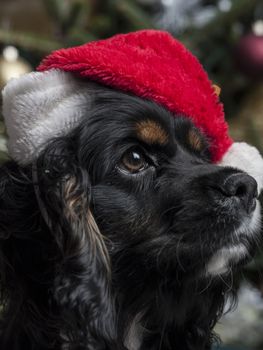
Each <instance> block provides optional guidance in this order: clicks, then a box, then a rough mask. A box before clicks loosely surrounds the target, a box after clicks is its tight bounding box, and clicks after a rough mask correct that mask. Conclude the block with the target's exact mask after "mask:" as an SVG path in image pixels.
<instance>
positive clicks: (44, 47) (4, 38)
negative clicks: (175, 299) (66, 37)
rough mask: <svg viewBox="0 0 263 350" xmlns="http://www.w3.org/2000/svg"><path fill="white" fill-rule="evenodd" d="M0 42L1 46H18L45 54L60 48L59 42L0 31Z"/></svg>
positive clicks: (31, 35) (30, 35)
mask: <svg viewBox="0 0 263 350" xmlns="http://www.w3.org/2000/svg"><path fill="white" fill-rule="evenodd" d="M0 42H1V43H2V44H8V45H10V44H11V45H15V46H20V47H22V48H23V49H25V50H29V51H38V52H40V53H47V52H50V51H53V50H56V49H58V48H60V47H61V42H59V41H55V40H49V39H47V38H43V37H42V38H41V37H39V36H38V35H34V34H31V33H20V32H16V31H10V30H8V31H6V30H3V29H0Z"/></svg>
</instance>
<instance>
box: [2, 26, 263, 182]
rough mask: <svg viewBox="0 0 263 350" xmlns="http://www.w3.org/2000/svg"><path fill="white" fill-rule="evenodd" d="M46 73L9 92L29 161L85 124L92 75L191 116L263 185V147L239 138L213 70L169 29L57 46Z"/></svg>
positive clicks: (13, 121)
mask: <svg viewBox="0 0 263 350" xmlns="http://www.w3.org/2000/svg"><path fill="white" fill-rule="evenodd" d="M38 71H39V72H32V73H29V74H27V75H25V76H22V77H21V78H18V79H14V80H11V81H10V82H9V83H8V84H7V86H6V87H5V88H4V90H3V114H4V118H5V122H6V126H7V132H8V135H9V141H8V149H9V153H10V155H11V157H13V158H14V159H15V160H16V161H17V162H18V163H20V164H21V165H25V164H27V163H30V162H32V161H33V160H34V159H35V158H36V157H37V156H38V154H39V153H40V152H41V150H42V149H43V148H44V147H45V146H46V145H47V143H48V141H49V140H50V139H52V138H54V137H56V136H61V135H65V134H67V133H68V132H69V131H70V130H71V129H72V128H74V127H75V126H77V125H78V123H79V122H80V120H81V119H82V118H84V117H85V114H86V111H87V107H88V104H89V98H88V96H89V94H88V89H87V81H95V82H98V83H101V84H103V85H105V86H109V87H112V88H115V89H118V90H122V91H126V92H129V93H132V94H134V95H137V96H139V97H142V98H144V99H148V100H152V101H155V102H156V103H158V104H160V105H162V106H164V107H165V108H167V109H168V110H170V111H171V112H172V113H173V114H174V115H175V116H176V115H184V116H186V117H188V118H190V119H191V120H192V121H193V123H194V124H195V125H196V126H197V127H198V128H200V129H201V130H202V131H203V132H204V133H205V134H206V136H207V138H208V139H209V141H210V145H211V146H210V151H211V155H212V159H213V161H214V162H216V163H219V164H222V165H230V166H233V167H238V168H240V169H243V170H245V171H247V172H248V173H249V174H251V175H252V176H254V177H255V178H256V180H257V182H258V185H259V187H260V188H262V185H263V160H262V158H261V156H260V154H259V152H258V151H257V150H256V149H255V148H254V147H252V146H249V145H247V144H245V143H241V144H240V143H233V141H232V140H231V138H230V137H229V135H228V127H227V124H226V122H225V119H224V112H223V106H222V104H221V103H220V101H219V98H218V95H217V93H216V92H215V89H214V87H213V85H212V84H211V82H210V80H209V78H208V76H207V74H206V72H205V71H204V69H203V67H202V66H201V64H200V63H199V62H198V60H197V59H196V57H194V56H193V55H192V54H191V53H190V52H189V51H188V50H187V49H186V48H185V47H184V46H183V45H182V44H181V43H180V42H179V41H177V40H176V39H174V38H173V37H172V36H171V35H170V34H168V33H167V32H163V31H157V30H143V31H138V32H134V33H129V34H120V35H116V36H114V37H112V38H109V39H106V40H100V41H94V42H90V43H88V44H85V45H82V46H78V47H72V48H68V49H61V50H57V51H55V52H53V53H51V54H50V55H49V56H47V57H46V58H45V59H44V60H43V61H42V63H41V64H40V66H39V67H38Z"/></svg>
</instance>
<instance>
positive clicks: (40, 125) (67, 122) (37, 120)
mask: <svg viewBox="0 0 263 350" xmlns="http://www.w3.org/2000/svg"><path fill="white" fill-rule="evenodd" d="M2 96H3V116H4V120H5V124H6V128H7V134H8V142H7V148H8V151H9V154H10V156H11V157H12V158H13V159H14V160H16V161H17V162H18V163H19V164H21V165H26V164H28V163H30V162H31V161H32V160H33V159H35V158H37V156H38V155H39V153H40V152H41V151H42V149H43V148H44V147H45V145H46V144H47V142H48V140H50V139H51V138H54V137H58V136H62V135H65V134H66V133H67V132H69V131H70V130H71V129H73V128H74V127H75V126H77V125H78V123H79V121H80V119H81V118H82V117H83V116H84V115H85V113H87V110H88V109H89V104H90V98H89V95H88V89H87V88H86V85H85V84H83V83H82V82H81V81H79V80H77V79H76V78H75V77H73V76H72V75H71V73H65V72H63V71H60V70H50V71H46V72H32V73H28V74H25V75H23V76H21V77H19V78H15V79H11V80H10V81H9V82H8V83H7V85H6V86H5V88H4V89H3V91H2Z"/></svg>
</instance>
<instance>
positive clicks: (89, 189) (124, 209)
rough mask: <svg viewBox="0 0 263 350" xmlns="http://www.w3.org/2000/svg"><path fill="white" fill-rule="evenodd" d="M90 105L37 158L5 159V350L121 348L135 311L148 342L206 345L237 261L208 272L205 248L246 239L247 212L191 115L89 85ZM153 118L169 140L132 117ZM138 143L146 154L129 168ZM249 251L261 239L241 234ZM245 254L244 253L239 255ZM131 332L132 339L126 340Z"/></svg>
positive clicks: (1, 248)
mask: <svg viewBox="0 0 263 350" xmlns="http://www.w3.org/2000/svg"><path fill="white" fill-rule="evenodd" d="M93 91H94V92H95V93H94V96H93V105H92V108H91V110H87V116H86V118H85V119H84V120H83V121H82V122H81V123H80V125H79V126H78V127H77V128H76V129H74V130H73V131H72V132H71V133H70V134H68V135H67V136H65V137H61V138H58V139H54V140H52V141H50V143H49V145H48V146H47V147H46V148H45V149H44V150H43V152H42V153H41V155H40V156H39V157H38V159H37V160H36V161H35V163H34V164H29V165H28V166H26V167H20V166H18V165H17V164H16V163H15V162H13V161H10V162H8V163H6V164H5V165H3V166H2V168H1V169H0V273H1V291H2V304H3V310H2V319H1V339H0V345H1V346H0V348H1V349H5V350H22V349H26V350H33V349H36V350H46V349H56V350H58V349H78V350H79V349H90V350H104V349H105V350H106V349H107V350H110V349H112V350H113V349H114V350H117V349H118V350H121V349H125V348H126V346H128V345H127V339H126V337H127V334H128V333H129V330H130V328H131V326H132V324H133V323H134V322H135V320H136V321H137V323H138V324H139V325H138V326H137V329H139V330H140V332H141V335H140V338H141V339H140V349H141V350H157V349H158V350H159V349H162V350H174V349H177V350H208V349H210V348H211V344H212V342H213V339H214V334H213V332H212V330H213V327H214V325H215V323H216V322H217V320H218V319H219V318H220V316H221V315H222V312H223V308H224V303H225V300H226V297H227V296H230V297H234V295H233V294H234V293H233V291H232V290H229V284H230V279H231V274H230V273H228V274H225V275H224V276H223V277H222V276H220V278H219V277H211V276H206V274H205V267H206V264H207V263H208V261H209V259H210V258H211V257H212V256H213V254H214V253H215V252H216V251H217V250H218V249H220V248H222V247H224V246H226V245H227V244H230V243H233V242H234V243H238V242H236V241H235V240H236V239H237V238H236V237H235V236H234V234H233V231H234V228H236V227H237V226H238V225H240V223H241V222H242V220H243V218H244V216H245V215H247V214H246V213H245V211H244V210H243V209H242V207H241V205H240V203H239V202H238V201H235V202H233V201H232V202H231V210H230V204H229V199H226V197H225V195H224V193H223V192H222V191H223V190H222V188H223V186H224V182H225V180H226V178H227V177H228V176H229V175H231V174H233V173H240V171H238V170H235V169H231V168H222V167H218V166H216V165H213V164H212V163H211V161H210V159H209V147H208V146H209V145H208V141H207V140H205V138H204V137H203V136H201V135H200V137H201V139H202V143H203V147H202V149H201V150H199V151H197V150H196V149H195V148H194V147H193V146H191V144H190V143H189V142H188V141H187V135H188V133H189V130H190V129H192V128H193V125H192V124H191V122H190V121H189V119H186V118H184V117H177V118H174V117H173V116H172V115H171V114H170V113H169V112H167V111H166V110H164V109H163V108H161V107H160V106H157V105H156V104H154V103H152V102H150V101H144V100H142V99H139V98H137V97H133V96H129V95H128V94H125V93H121V92H117V91H114V90H110V89H106V88H102V87H99V86H96V85H94V87H93ZM149 119H150V120H154V121H157V122H158V123H160V124H161V125H162V127H163V128H164V129H165V130H167V132H168V133H169V137H168V144H167V145H165V146H163V145H158V144H152V145H148V144H145V143H143V142H142V141H139V140H138V138H137V137H136V131H135V125H136V123H137V122H138V121H141V120H149ZM133 146H139V147H140V148H141V149H142V150H143V152H144V154H145V157H146V159H147V162H148V167H147V168H146V169H145V170H144V171H141V172H138V173H135V174H129V173H128V172H126V171H123V168H122V157H123V154H124V153H125V152H126V151H127V150H128V149H130V148H131V147H133ZM239 240H240V241H242V242H243V243H244V244H245V245H246V246H247V248H248V251H249V253H250V255H251V254H252V253H253V251H254V245H255V244H254V242H253V241H251V242H250V241H248V238H247V236H242V235H241V236H240V237H239ZM245 260H246V259H244V260H243V261H242V262H241V263H244V262H245ZM125 339H126V340H125Z"/></svg>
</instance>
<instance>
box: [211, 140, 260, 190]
mask: <svg viewBox="0 0 263 350" xmlns="http://www.w3.org/2000/svg"><path fill="white" fill-rule="evenodd" d="M218 165H222V166H231V167H233V168H237V169H240V170H243V171H245V172H246V173H247V174H249V175H250V176H252V177H254V179H255V180H256V181H257V184H258V192H259V193H260V192H261V190H262V188H263V158H262V156H261V155H260V153H259V151H258V150H257V149H256V148H255V147H253V146H250V145H248V144H247V143H245V142H235V143H233V145H232V146H231V147H230V148H229V150H228V151H227V152H226V154H225V155H224V157H223V159H222V160H221V162H220V163H218Z"/></svg>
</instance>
